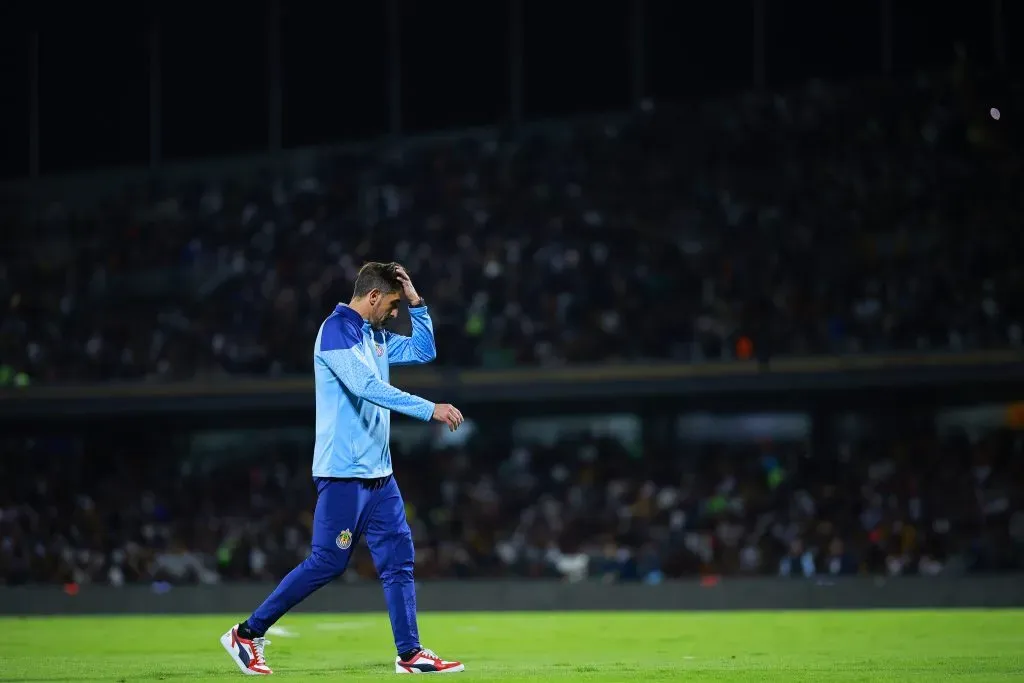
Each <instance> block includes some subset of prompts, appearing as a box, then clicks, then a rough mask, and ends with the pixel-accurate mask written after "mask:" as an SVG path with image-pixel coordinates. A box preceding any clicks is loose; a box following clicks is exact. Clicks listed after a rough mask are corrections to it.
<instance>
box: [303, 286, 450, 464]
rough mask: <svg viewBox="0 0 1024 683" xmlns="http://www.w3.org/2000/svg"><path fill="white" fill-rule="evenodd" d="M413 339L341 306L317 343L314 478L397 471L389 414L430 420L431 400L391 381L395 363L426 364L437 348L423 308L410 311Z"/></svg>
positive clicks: (427, 315) (321, 326)
mask: <svg viewBox="0 0 1024 683" xmlns="http://www.w3.org/2000/svg"><path fill="white" fill-rule="evenodd" d="M409 315H410V317H411V318H412V336H411V337H406V336H403V335H400V334H395V333H393V332H388V331H386V330H374V329H373V328H372V327H371V326H370V324H369V323H368V322H366V321H365V320H363V318H362V316H360V315H359V314H358V313H356V312H355V311H354V310H352V309H351V308H349V307H348V306H346V305H344V304H338V305H337V306H336V307H335V309H334V312H333V313H331V315H329V316H328V317H327V319H326V320H324V322H323V324H321V325H320V331H319V333H317V336H316V346H315V347H314V348H313V376H314V378H315V380H316V445H315V447H314V452H313V476H314V477H356V478H361V479H372V478H376V477H384V476H387V475H389V474H391V473H392V468H391V445H390V441H391V411H392V410H396V411H398V412H400V413H403V414H405V415H409V416H410V417H414V418H416V419H418V420H423V421H424V422H427V421H429V420H430V418H431V416H433V414H434V404H433V403H431V402H430V401H427V400H426V399H423V398H420V397H419V396H413V395H412V394H409V393H406V392H404V391H402V390H401V389H396V388H395V387H393V386H391V384H390V383H389V380H390V376H391V373H390V366H391V365H413V364H419V363H429V362H430V361H432V360H434V358H435V356H436V355H437V351H436V349H435V347H434V326H433V323H431V321H430V314H429V313H428V312H427V307H426V306H418V307H416V308H410V309H409Z"/></svg>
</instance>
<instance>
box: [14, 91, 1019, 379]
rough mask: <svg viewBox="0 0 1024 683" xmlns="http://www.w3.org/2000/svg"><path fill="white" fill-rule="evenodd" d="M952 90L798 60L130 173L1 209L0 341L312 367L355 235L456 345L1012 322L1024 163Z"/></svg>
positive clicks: (537, 349)
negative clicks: (462, 123)
mask: <svg viewBox="0 0 1024 683" xmlns="http://www.w3.org/2000/svg"><path fill="white" fill-rule="evenodd" d="M966 111H970V110H968V109H966V108H965V107H963V106H962V102H961V101H960V100H959V99H958V97H957V96H956V93H955V91H954V89H953V88H952V87H951V86H950V85H949V84H948V83H946V82H945V81H943V80H942V79H939V78H932V79H928V78H921V79H918V80H917V81H915V82H913V83H911V84H893V85H888V86H882V85H877V84H862V85H859V86H825V85H821V84H814V85H811V86H808V87H807V88H805V89H802V90H799V91H795V92H787V93H777V94H758V95H753V94H744V95H737V96H735V97H732V98H727V99H724V100H715V101H708V102H705V103H701V104H695V105H691V106H687V107H685V108H672V109H669V108H661V107H651V108H649V109H648V110H647V111H638V112H636V113H634V114H630V115H625V116H616V117H605V118H595V119H589V120H574V121H566V122H561V123H559V122H556V123H550V124H546V125H543V126H537V127H533V128H530V129H527V130H524V131H521V132H518V133H512V132H509V131H502V130H495V131H491V132H489V133H483V134H480V133H474V134H470V133H467V134H466V135H465V136H462V137H460V136H448V137H445V138H443V139H440V138H438V139H435V140H433V141H431V142H422V141H421V142H418V143H410V144H408V145H406V146H404V147H397V148H396V147H395V146H393V145H390V144H381V145H377V146H374V145H369V146H367V147H363V148H362V149H361V151H360V152H359V153H348V152H332V151H329V150H326V151H324V152H323V154H322V155H320V157H319V158H318V159H317V162H316V164H314V165H313V166H312V167H311V170H309V171H308V172H306V173H302V174H296V173H294V172H292V171H290V170H282V169H284V166H279V167H276V168H277V170H266V171H264V172H255V173H254V172H250V173H247V174H245V176H244V177H241V176H240V177H219V178H218V179H216V180H211V179H209V176H207V177H206V179H204V180H195V181H194V182H166V181H165V182H162V183H156V182H151V179H150V178H147V176H145V175H143V176H142V177H141V180H142V182H140V183H139V184H134V185H129V186H127V187H124V188H117V187H113V186H111V187H109V188H108V189H109V196H108V197H106V198H105V199H104V201H101V202H96V203H94V204H93V205H92V206H91V207H90V208H89V209H73V208H72V207H70V206H69V205H65V206H63V207H54V206H51V207H48V208H47V210H45V211H40V212H39V213H38V214H37V215H36V216H35V217H34V218H33V219H31V220H29V221H26V222H24V223H22V224H21V225H20V226H19V227H20V230H15V231H12V233H10V234H16V235H18V236H17V237H16V238H14V239H12V243H14V244H15V248H14V249H11V250H9V251H7V253H6V254H5V255H4V256H3V257H2V259H3V260H2V262H0V294H2V297H0V301H2V302H3V304H2V305H3V306H4V307H5V310H4V311H3V313H2V315H0V365H3V366H5V367H6V368H7V370H6V372H7V373H8V374H10V373H11V372H24V373H27V375H28V376H30V377H31V379H32V381H33V382H55V381H72V380H74V381H82V380H85V381H93V380H106V379H127V378H142V377H149V378H178V379H188V378H195V377H202V376H208V375H216V374H223V373H250V374H278V373H293V372H294V373H306V372H308V371H309V367H310V355H311V345H312V343H313V339H314V337H315V335H316V330H317V327H318V326H319V324H320V322H321V321H322V319H323V317H324V316H325V315H326V314H327V313H329V312H330V311H331V309H332V307H333V305H334V304H335V303H336V302H337V301H339V300H342V301H345V300H347V299H348V297H349V295H350V287H351V284H350V283H351V279H352V277H353V275H354V274H355V272H356V270H357V269H358V267H359V266H360V265H361V263H362V262H363V261H364V260H387V261H389V260H397V261H400V262H402V263H403V264H405V265H406V267H407V268H408V270H409V271H410V273H412V275H413V278H414V281H415V283H416V286H417V288H418V290H419V291H420V292H421V293H422V294H423V295H424V296H425V297H426V298H427V301H428V304H429V305H430V310H431V313H432V315H433V317H434V322H435V331H436V335H437V347H438V352H439V356H438V363H440V364H444V365H448V366H460V367H469V366H487V367H502V366H511V365H537V364H561V363H581V362H603V361H613V360H632V359H671V360H676V361H680V362H698V361H700V360H703V359H715V360H719V359H728V358H731V357H735V356H737V355H739V356H747V355H751V354H752V355H753V356H761V357H764V356H771V355H774V356H778V355H783V354H804V355H806V354H830V353H860V352H875V351H894V350H898V351H905V350H911V351H913V350H932V351H934V350H945V349H950V350H958V349H977V348H995V347H1007V346H1014V345H1020V344H1021V341H1022V323H1024V297H1021V296H1020V294H1021V292H1022V291H1024V270H1022V268H1021V265H1020V258H1019V256H1020V254H1021V253H1024V244H1022V242H1024V237H1022V233H1021V231H1020V230H1019V225H1021V219H1022V217H1024V211H1022V209H1024V200H1022V197H1024V193H1021V192H1020V191H1019V188H1021V187H1024V178H1022V175H1024V174H1022V172H1021V165H1020V162H1019V160H1018V159H1019V157H1017V156H1015V155H1013V154H1006V153H1005V149H1006V148H1005V146H1001V145H999V144H991V143H992V141H993V138H992V137H991V136H992V134H993V131H992V130H991V128H984V127H982V126H980V125H979V124H978V123H977V122H976V121H974V120H973V119H968V118H967V117H966V115H965V113H964V112H966ZM986 111H987V110H986ZM250 171H252V169H250Z"/></svg>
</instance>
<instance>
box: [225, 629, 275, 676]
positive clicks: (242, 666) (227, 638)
mask: <svg viewBox="0 0 1024 683" xmlns="http://www.w3.org/2000/svg"><path fill="white" fill-rule="evenodd" d="M233 630H234V628H232V629H230V630H229V631H228V632H227V633H225V634H224V635H222V636H221V637H220V644H221V647H223V648H224V650H225V651H226V652H227V653H228V656H229V657H231V661H233V662H234V663H235V665H237V666H238V670H239V671H241V672H242V673H244V674H245V675H246V676H269V675H270V674H265V673H261V672H259V671H253V670H252V669H250V668H249V667H247V666H246V665H245V663H244V662H243V661H242V660H241V659H240V658H239V656H238V652H237V651H235V646H234V645H232V644H231V631H233Z"/></svg>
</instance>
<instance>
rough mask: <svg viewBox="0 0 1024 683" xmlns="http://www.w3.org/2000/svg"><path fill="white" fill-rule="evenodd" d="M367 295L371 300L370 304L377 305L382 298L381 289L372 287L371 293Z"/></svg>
mask: <svg viewBox="0 0 1024 683" xmlns="http://www.w3.org/2000/svg"><path fill="white" fill-rule="evenodd" d="M366 296H367V299H369V301H370V305H371V306H376V305H377V302H378V301H379V300H380V290H379V289H371V290H370V293H369V294H367V295H366Z"/></svg>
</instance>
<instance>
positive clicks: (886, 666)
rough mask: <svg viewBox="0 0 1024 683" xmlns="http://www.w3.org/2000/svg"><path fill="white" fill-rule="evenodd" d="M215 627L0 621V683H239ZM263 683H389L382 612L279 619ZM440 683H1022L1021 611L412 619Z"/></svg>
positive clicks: (195, 622)
mask: <svg viewBox="0 0 1024 683" xmlns="http://www.w3.org/2000/svg"><path fill="white" fill-rule="evenodd" d="M231 623H232V618H231V617H223V616H198V617H194V616H188V617H164V616H160V617H60V618H36V617H30V618H5V619H0V680H3V681H117V682H128V681H166V680H180V681H228V680H236V681H241V680H248V679H249V677H245V676H242V674H241V673H240V672H239V671H238V670H237V669H236V668H235V665H234V664H233V663H232V662H231V660H230V659H229V658H228V656H227V655H226V654H225V653H224V651H223V650H222V649H221V646H220V643H219V642H218V637H219V636H220V634H221V633H222V632H223V631H225V630H226V629H227V627H228V626H230V625H231ZM278 627H279V628H280V629H283V631H280V630H277V629H275V631H274V632H272V633H271V634H268V637H269V638H270V640H271V641H272V644H271V645H269V646H268V647H267V658H268V661H269V662H270V665H271V666H272V667H273V668H274V669H275V674H274V680H278V679H283V680H289V681H325V680H343V681H346V682H352V683H355V682H356V681H370V680H379V679H380V678H381V677H385V676H394V675H395V674H394V673H393V671H394V665H393V663H392V662H393V657H394V653H393V652H392V644H391V631H390V627H389V625H388V621H387V614H386V613H381V614H379V615H378V614H375V615H347V614H316V615H312V614H309V615H294V616H288V617H286V618H285V619H283V620H282V621H281V623H280V624H278ZM420 631H421V636H422V637H423V641H424V644H425V645H427V646H428V647H432V648H434V649H435V650H437V651H438V653H439V654H440V655H441V656H442V657H448V658H450V659H461V660H462V661H463V662H464V663H465V664H466V672H465V673H462V674H453V676H455V680H460V681H461V680H466V681H470V680H473V681H496V680H517V681H519V680H526V681H631V680H636V681H639V680H645V679H646V680H660V681H786V682H787V683H790V682H792V681H814V682H816V683H821V682H824V681H934V682H936V683H938V682H939V681H950V680H957V681H1011V680H1014V681H1024V611H1020V610H1016V611H1012V610H1003V611H930V612H923V611H916V612H909V611H907V612H881V611H870V612H772V613H768V612H759V613H686V612H675V613H636V612H633V613H576V614H564V613H558V614H556V613H531V614H524V613H517V614H509V613H502V614H486V613H476V614H429V615H421V617H420Z"/></svg>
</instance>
